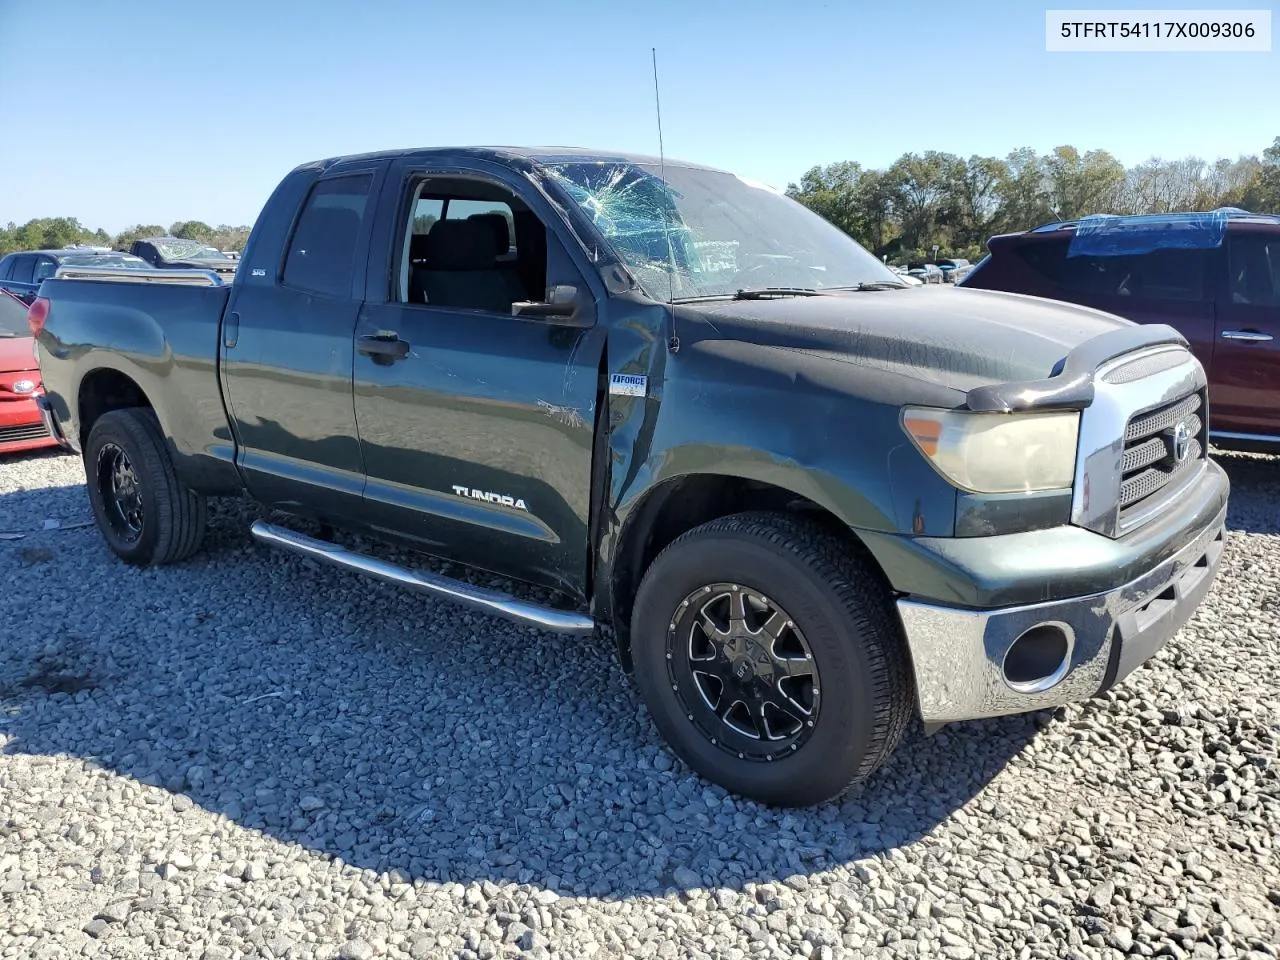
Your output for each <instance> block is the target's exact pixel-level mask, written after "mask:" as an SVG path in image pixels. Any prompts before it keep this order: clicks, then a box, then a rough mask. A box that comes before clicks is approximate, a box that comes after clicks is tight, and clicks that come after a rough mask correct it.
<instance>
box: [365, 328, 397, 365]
mask: <svg viewBox="0 0 1280 960" xmlns="http://www.w3.org/2000/svg"><path fill="white" fill-rule="evenodd" d="M356 350H357V351H359V352H360V353H362V354H364V355H365V356H366V357H373V359H374V362H375V363H379V362H381V363H391V362H393V361H395V360H403V359H404V358H405V357H407V356H408V355H409V341H408V340H401V339H400V337H399V335H398V334H397V333H396V332H395V331H388V332H385V333H379V334H375V335H374V336H371V337H360V338H359V339H358V340H357V341H356Z"/></svg>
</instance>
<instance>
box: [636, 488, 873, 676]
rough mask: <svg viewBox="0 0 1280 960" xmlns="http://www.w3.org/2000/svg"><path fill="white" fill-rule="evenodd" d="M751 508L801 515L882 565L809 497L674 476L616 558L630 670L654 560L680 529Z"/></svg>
mask: <svg viewBox="0 0 1280 960" xmlns="http://www.w3.org/2000/svg"><path fill="white" fill-rule="evenodd" d="M748 510H770V511H777V512H781V513H792V514H802V515H804V516H805V517H806V518H808V519H810V520H812V521H814V522H816V523H818V524H821V525H822V526H824V527H826V528H828V529H829V530H830V531H831V532H832V533H834V534H835V535H836V536H838V537H839V538H840V539H842V540H844V541H846V542H847V543H848V544H849V546H850V549H853V550H857V551H859V552H860V553H861V554H862V555H863V557H864V558H866V559H867V560H868V561H869V562H870V563H871V565H872V567H873V568H874V569H875V570H877V571H879V569H880V568H879V565H878V564H876V562H875V560H874V559H872V558H871V555H870V553H868V552H867V551H866V548H865V547H864V546H863V545H862V543H861V541H859V540H858V538H857V535H856V534H854V533H853V531H852V530H850V529H849V527H848V525H847V524H845V523H844V522H842V521H841V520H840V518H839V517H837V516H836V515H835V514H833V513H832V512H831V511H829V510H827V509H826V508H825V507H822V506H820V505H819V504H817V503H815V502H813V501H812V500H810V499H808V498H807V497H802V496H800V495H798V494H796V493H793V492H792V491H790V490H786V489H784V488H782V487H776V486H773V485H771V484H767V483H762V482H759V481H755V480H744V479H742V478H740V477H727V476H715V475H706V474H700V475H692V476H687V477H681V478H679V479H677V480H670V481H668V482H666V483H664V484H663V485H662V486H660V487H659V488H658V489H656V490H654V491H652V492H651V493H650V494H649V495H648V496H647V497H646V498H645V500H644V502H643V503H641V505H640V506H639V508H638V510H637V513H636V514H635V516H634V517H633V519H632V521H631V523H630V524H629V525H628V527H627V529H626V532H625V533H624V535H623V537H624V539H623V542H622V543H621V544H620V545H619V548H618V552H617V554H616V560H615V562H614V567H613V583H612V597H611V600H612V610H611V613H612V620H613V623H614V628H615V631H616V633H617V641H618V652H619V654H620V656H621V657H622V661H623V666H624V667H625V668H626V669H627V670H630V669H631V652H630V651H631V638H630V628H631V613H632V607H633V604H634V601H635V595H636V592H637V591H638V590H639V589H640V581H641V579H642V578H643V577H644V572H645V571H646V570H647V569H648V568H649V564H651V563H652V562H653V561H654V559H656V558H657V556H658V554H659V553H661V552H662V551H663V550H664V549H665V548H666V547H667V546H668V545H669V544H670V543H671V542H672V541H674V540H675V539H676V538H677V537H679V536H680V535H681V534H683V533H686V532H688V531H689V530H692V529H693V528H694V527H698V526H701V525H702V524H704V523H707V522H709V521H711V520H715V519H718V518H719V517H727V516H729V515H730V514H734V513H742V512H744V511H748Z"/></svg>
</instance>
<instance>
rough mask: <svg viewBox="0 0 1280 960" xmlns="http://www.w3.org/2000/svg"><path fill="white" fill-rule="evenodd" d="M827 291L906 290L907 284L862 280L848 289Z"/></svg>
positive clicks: (837, 288)
mask: <svg viewBox="0 0 1280 960" xmlns="http://www.w3.org/2000/svg"><path fill="white" fill-rule="evenodd" d="M827 289H828V290H855V291H857V292H858V293H861V292H862V291H864V290H906V289H907V284H905V283H897V282H896V281H893V280H864V281H863V282H862V283H855V284H852V285H851V286H848V287H827Z"/></svg>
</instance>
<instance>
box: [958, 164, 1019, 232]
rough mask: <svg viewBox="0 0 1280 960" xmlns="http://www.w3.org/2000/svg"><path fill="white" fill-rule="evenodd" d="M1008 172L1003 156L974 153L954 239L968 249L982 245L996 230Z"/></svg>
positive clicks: (964, 180) (963, 183)
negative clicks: (999, 157)
mask: <svg viewBox="0 0 1280 960" xmlns="http://www.w3.org/2000/svg"><path fill="white" fill-rule="evenodd" d="M1007 176H1008V168H1007V167H1006V165H1005V162H1004V161H1003V160H998V159H996V158H995V157H978V156H973V157H970V158H969V159H968V160H967V161H966V162H965V165H964V174H963V175H962V176H961V179H960V196H959V198H958V203H957V207H958V211H957V217H956V229H955V236H954V240H955V241H956V242H957V243H958V244H961V245H963V246H964V247H966V248H968V249H970V250H971V249H972V248H974V247H977V248H979V249H981V247H982V246H983V245H985V244H986V242H987V240H989V239H990V238H991V235H992V234H993V233H994V232H995V227H996V224H997V223H998V222H999V220H1000V213H1001V207H1002V205H1003V198H1002V197H1001V195H1000V185H1001V183H1002V182H1003V181H1004V180H1005V179H1006V178H1007Z"/></svg>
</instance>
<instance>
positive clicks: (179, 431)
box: [40, 271, 238, 493]
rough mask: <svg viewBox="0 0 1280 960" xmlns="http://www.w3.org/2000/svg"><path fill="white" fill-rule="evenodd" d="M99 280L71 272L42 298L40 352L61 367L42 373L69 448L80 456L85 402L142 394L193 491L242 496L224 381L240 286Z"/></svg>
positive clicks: (186, 280)
mask: <svg viewBox="0 0 1280 960" xmlns="http://www.w3.org/2000/svg"><path fill="white" fill-rule="evenodd" d="M130 272H132V273H137V271H130ZM95 273H98V271H79V272H69V275H59V276H58V277H55V278H51V279H48V280H45V281H44V284H43V286H42V287H41V289H40V295H41V296H42V297H44V298H46V299H48V300H49V303H50V307H49V314H48V317H47V319H46V320H45V330H46V332H47V334H48V335H49V336H48V337H47V338H46V340H45V343H44V344H43V345H42V346H41V349H42V350H48V352H49V355H50V356H51V357H53V358H56V359H57V360H59V361H62V362H58V363H42V364H41V366H42V368H44V369H45V370H47V371H48V373H47V375H46V376H45V378H44V379H45V389H46V392H47V396H48V397H49V402H50V404H51V405H52V406H53V408H54V409H55V410H56V412H57V416H58V419H59V421H60V422H61V423H62V424H63V427H64V430H65V433H66V438H67V440H68V441H69V442H70V443H71V444H72V446H73V447H74V448H75V449H77V450H78V449H80V445H81V441H82V439H83V437H82V436H81V433H82V426H81V424H80V423H79V421H78V420H77V410H78V409H81V408H85V409H90V410H91V409H92V403H90V404H89V405H88V406H87V407H85V405H84V402H83V401H84V399H85V398H89V397H92V396H94V395H96V394H97V395H102V396H104V397H105V396H110V395H118V394H119V393H120V392H121V391H124V392H126V393H127V392H130V391H136V392H137V394H138V399H139V400H140V401H141V402H142V403H144V404H145V405H150V406H152V407H153V408H154V409H155V413H156V416H157V417H158V418H159V420H160V424H161V427H162V428H163V429H164V433H165V435H166V436H167V437H169V438H171V439H170V443H171V446H172V449H173V453H174V456H175V466H176V467H177V469H178V471H179V474H180V476H182V478H183V479H184V480H185V481H186V482H187V483H188V484H189V485H191V486H192V487H193V488H196V489H200V490H207V491H208V492H210V493H216V492H220V491H223V490H225V491H226V492H231V491H234V490H236V489H238V482H237V478H236V473H235V468H234V460H233V456H234V441H233V439H232V433H231V427H230V425H229V424H228V422H227V416H226V411H225V408H224V406H223V402H222V395H221V388H220V384H219V379H218V347H219V339H218V338H219V330H220V328H221V324H222V314H223V311H224V310H225V308H226V305H227V300H228V297H229V296H230V292H231V287H230V286H227V285H225V284H221V283H219V282H218V281H216V280H211V279H210V278H209V275H208V274H207V273H204V272H203V271H182V272H179V271H155V275H158V274H165V275H167V276H166V278H165V280H164V281H160V280H159V279H158V277H156V276H155V275H153V274H150V272H148V274H146V275H143V276H138V277H129V278H126V277H122V276H119V275H118V274H119V273H123V271H117V272H116V275H112V276H107V275H98V276H94V274H95ZM190 274H199V275H200V278H199V279H198V278H195V277H192V276H190ZM166 381H167V383H166ZM77 398H80V400H81V402H77Z"/></svg>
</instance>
